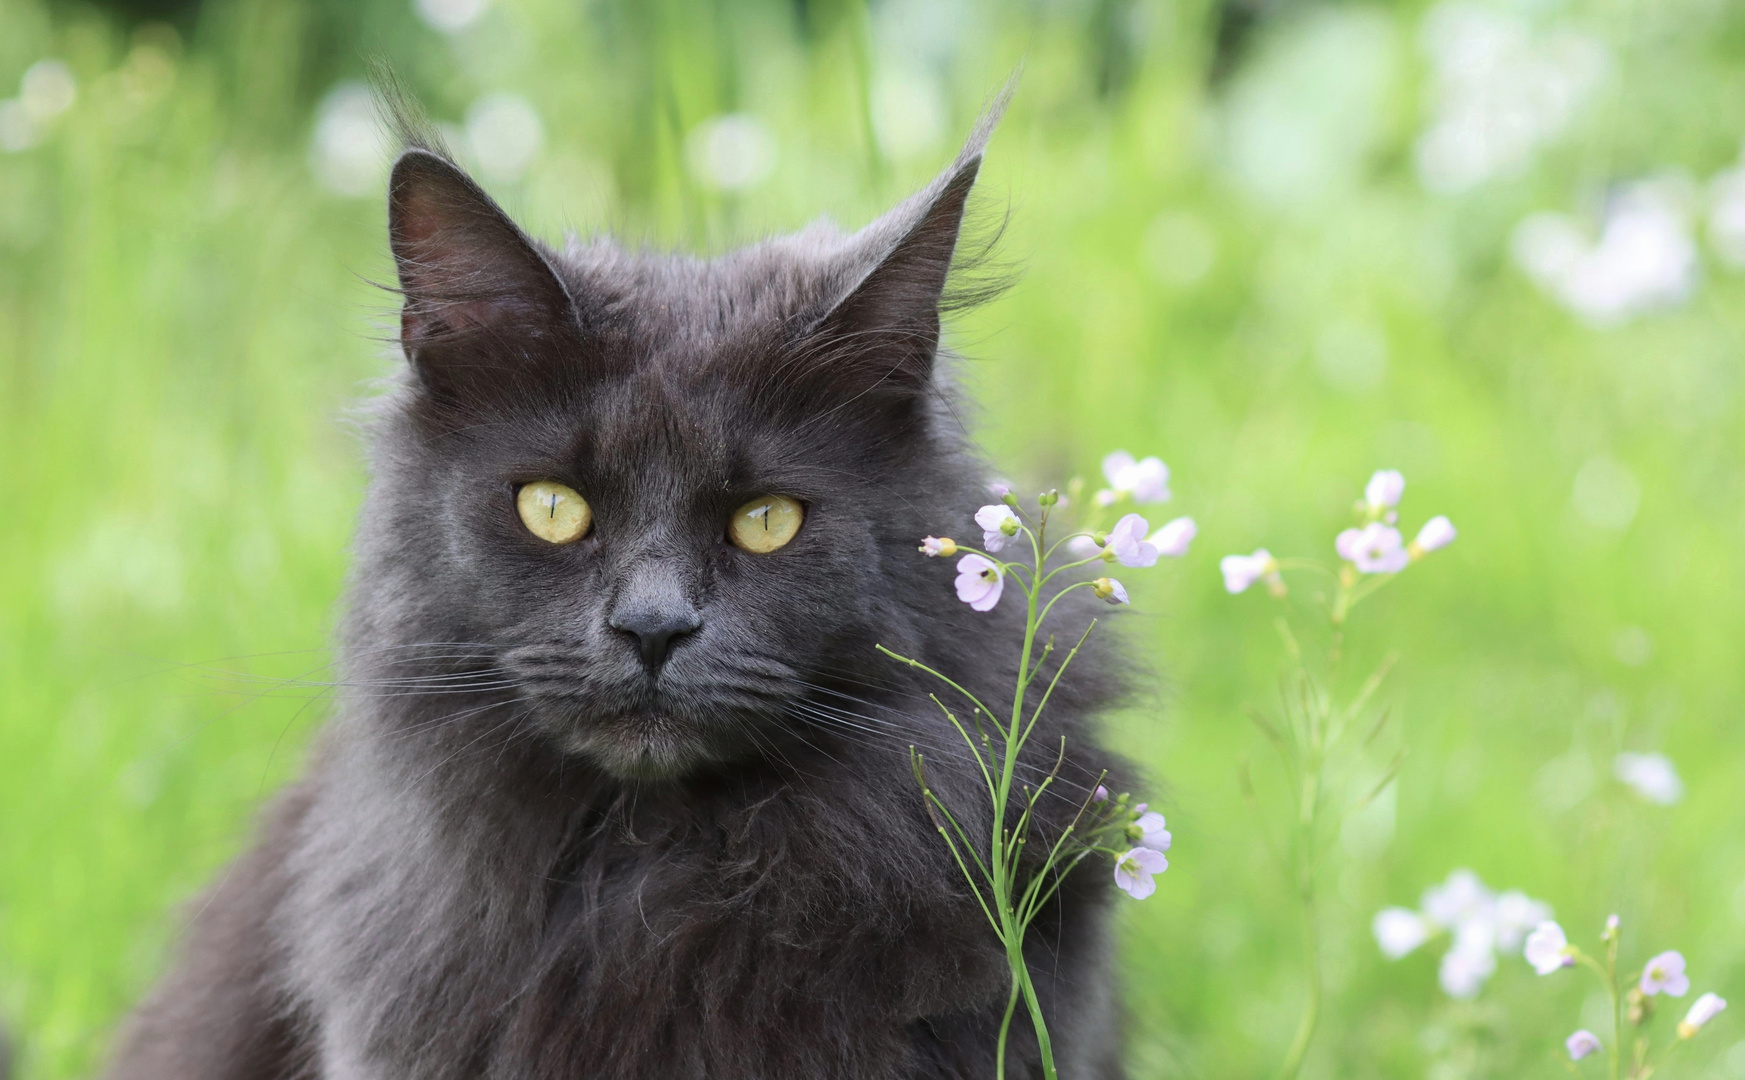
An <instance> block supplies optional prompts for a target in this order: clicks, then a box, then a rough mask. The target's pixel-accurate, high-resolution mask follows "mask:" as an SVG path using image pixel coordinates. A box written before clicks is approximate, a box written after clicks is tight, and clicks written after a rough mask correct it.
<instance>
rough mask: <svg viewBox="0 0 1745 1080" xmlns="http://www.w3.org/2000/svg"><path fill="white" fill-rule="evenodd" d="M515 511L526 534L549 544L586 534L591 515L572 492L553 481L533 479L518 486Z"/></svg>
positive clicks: (571, 489)
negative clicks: (519, 515)
mask: <svg viewBox="0 0 1745 1080" xmlns="http://www.w3.org/2000/svg"><path fill="white" fill-rule="evenodd" d="M515 509H517V510H519V511H520V512H521V524H523V525H525V526H527V531H528V532H530V533H532V534H533V535H534V536H537V537H539V538H540V539H541V540H544V541H546V542H548V543H552V544H567V543H570V542H571V541H573V540H580V539H581V538H582V537H584V536H586V535H588V526H590V525H592V524H593V523H594V512H593V511H592V510H591V509H589V508H588V501H587V500H586V499H584V498H582V497H581V496H580V495H577V494H576V489H575V488H572V487H566V486H564V485H563V484H560V483H558V482H557V481H555V480H535V481H534V482H533V483H531V484H523V485H521V490H520V491H519V492H518V493H517V494H516V496H515Z"/></svg>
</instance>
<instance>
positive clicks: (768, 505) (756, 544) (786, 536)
mask: <svg viewBox="0 0 1745 1080" xmlns="http://www.w3.org/2000/svg"><path fill="white" fill-rule="evenodd" d="M805 518H806V511H805V510H804V509H802V508H801V506H800V504H799V503H798V502H796V501H794V500H793V499H790V498H788V497H787V496H786V495H765V496H764V497H763V498H761V499H753V500H751V501H750V502H748V503H746V504H745V505H744V506H742V507H740V508H739V509H737V510H735V511H733V516H732V517H730V518H728V519H727V539H729V540H731V541H733V544H734V546H735V547H740V548H744V549H745V550H746V551H754V552H757V553H758V554H760V555H761V554H763V553H765V552H769V551H774V550H775V549H776V548H779V547H781V546H782V545H784V544H786V543H787V542H788V541H789V540H792V539H793V538H794V534H795V533H797V532H799V531H800V522H802V521H804V520H805Z"/></svg>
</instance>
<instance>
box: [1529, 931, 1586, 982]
mask: <svg viewBox="0 0 1745 1080" xmlns="http://www.w3.org/2000/svg"><path fill="white" fill-rule="evenodd" d="M1522 955H1523V956H1525V957H1526V958H1527V963H1529V964H1532V965H1533V970H1534V971H1537V972H1538V973H1539V974H1541V975H1549V974H1551V973H1552V972H1553V971H1556V970H1558V969H1559V968H1566V967H1573V966H1574V965H1575V956H1574V954H1573V951H1572V950H1571V949H1570V947H1569V938H1568V937H1567V936H1565V935H1564V933H1563V927H1561V926H1558V925H1557V924H1556V923H1554V922H1552V921H1551V920H1550V919H1547V920H1545V921H1544V922H1542V923H1540V924H1539V926H1538V928H1537V929H1535V930H1534V931H1533V932H1532V933H1531V934H1528V935H1527V946H1526V948H1525V949H1523V950H1522Z"/></svg>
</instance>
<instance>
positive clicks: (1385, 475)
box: [1363, 469, 1406, 514]
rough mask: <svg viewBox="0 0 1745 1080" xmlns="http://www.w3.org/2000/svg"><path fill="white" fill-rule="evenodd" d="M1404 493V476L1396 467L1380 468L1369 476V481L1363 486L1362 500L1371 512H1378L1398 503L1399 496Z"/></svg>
mask: <svg viewBox="0 0 1745 1080" xmlns="http://www.w3.org/2000/svg"><path fill="white" fill-rule="evenodd" d="M1405 493H1406V478H1405V477H1403V476H1401V475H1400V473H1399V470H1398V469H1380V470H1378V471H1377V472H1376V474H1375V475H1374V476H1372V477H1370V478H1369V483H1368V484H1366V485H1364V488H1363V501H1364V502H1366V503H1368V504H1369V511H1370V513H1372V514H1379V513H1380V512H1381V511H1383V510H1386V509H1387V508H1389V507H1390V506H1398V505H1400V496H1401V495H1404V494H1405Z"/></svg>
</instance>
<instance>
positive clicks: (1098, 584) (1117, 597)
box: [1091, 577, 1127, 604]
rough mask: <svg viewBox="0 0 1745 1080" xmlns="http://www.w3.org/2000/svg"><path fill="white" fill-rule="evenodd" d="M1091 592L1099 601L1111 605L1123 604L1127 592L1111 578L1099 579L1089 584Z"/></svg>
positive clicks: (1125, 600)
mask: <svg viewBox="0 0 1745 1080" xmlns="http://www.w3.org/2000/svg"><path fill="white" fill-rule="evenodd" d="M1091 592H1092V593H1093V594H1095V595H1096V597H1097V599H1099V600H1107V601H1108V602H1109V603H1111V604H1125V603H1126V602H1127V590H1126V588H1124V587H1123V586H1122V584H1121V583H1120V582H1119V581H1116V580H1115V579H1114V578H1112V577H1100V578H1098V579H1097V580H1095V581H1093V582H1091Z"/></svg>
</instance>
